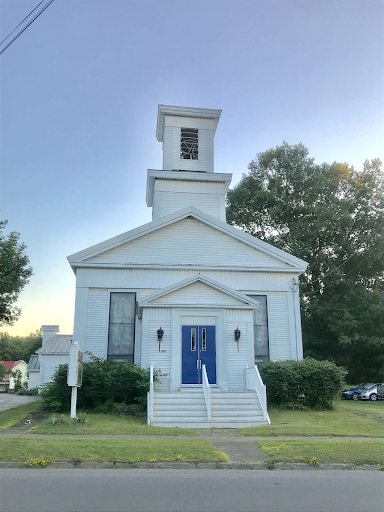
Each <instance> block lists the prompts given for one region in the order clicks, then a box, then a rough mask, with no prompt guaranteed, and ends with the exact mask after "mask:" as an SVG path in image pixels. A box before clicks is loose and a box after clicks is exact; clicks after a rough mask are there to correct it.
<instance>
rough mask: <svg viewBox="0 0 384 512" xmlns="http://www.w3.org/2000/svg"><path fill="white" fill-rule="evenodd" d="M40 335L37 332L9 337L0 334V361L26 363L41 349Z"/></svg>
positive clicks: (6, 334) (5, 333)
mask: <svg viewBox="0 0 384 512" xmlns="http://www.w3.org/2000/svg"><path fill="white" fill-rule="evenodd" d="M41 343H42V335H41V332H40V331H39V330H37V331H36V332H31V333H30V334H28V335H27V336H10V335H9V334H8V333H7V332H3V333H0V361H18V360H19V359H22V360H23V361H25V362H26V363H28V361H29V358H30V357H31V355H32V354H34V353H35V352H36V350H37V349H38V348H40V347H41Z"/></svg>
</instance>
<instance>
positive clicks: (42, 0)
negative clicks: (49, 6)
mask: <svg viewBox="0 0 384 512" xmlns="http://www.w3.org/2000/svg"><path fill="white" fill-rule="evenodd" d="M44 1H45V0H41V2H40V3H39V4H37V5H36V7H35V8H34V9H33V10H32V11H31V12H30V13H29V14H28V16H26V17H25V18H24V19H23V21H20V23H19V24H18V25H17V27H15V28H14V29H13V30H12V32H10V33H9V34H8V35H7V37H5V38H4V39H3V40H2V41H1V43H0V45H1V44H3V43H4V41H5V40H6V39H8V37H9V36H10V35H11V34H13V32H14V31H15V30H16V29H17V28H18V27H20V25H21V24H22V23H24V21H25V20H26V19H27V18H29V17H30V15H31V14H32V13H33V11H36V9H37V8H38V7H39V5H41V4H42V3H43V2H44Z"/></svg>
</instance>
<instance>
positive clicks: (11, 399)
mask: <svg viewBox="0 0 384 512" xmlns="http://www.w3.org/2000/svg"><path fill="white" fill-rule="evenodd" d="M36 400H41V396H26V395H11V394H8V393H0V412H1V411H6V410H7V409H12V408H13V407H17V406H18V405H25V404H30V403H31V402H36Z"/></svg>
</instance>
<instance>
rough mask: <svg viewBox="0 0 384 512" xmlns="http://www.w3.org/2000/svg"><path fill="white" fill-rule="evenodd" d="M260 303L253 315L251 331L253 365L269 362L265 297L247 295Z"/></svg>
mask: <svg viewBox="0 0 384 512" xmlns="http://www.w3.org/2000/svg"><path fill="white" fill-rule="evenodd" d="M249 297H251V298H252V299H255V300H257V301H259V302H260V306H259V307H258V308H257V309H255V311H254V313H253V329H254V334H255V341H254V345H255V363H256V364H257V363H262V362H263V361H269V337H268V309H267V296H266V295H249Z"/></svg>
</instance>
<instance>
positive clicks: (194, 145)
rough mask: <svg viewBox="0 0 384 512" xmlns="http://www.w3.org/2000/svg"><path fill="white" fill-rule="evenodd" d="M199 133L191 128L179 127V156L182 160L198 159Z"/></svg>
mask: <svg viewBox="0 0 384 512" xmlns="http://www.w3.org/2000/svg"><path fill="white" fill-rule="evenodd" d="M198 157H199V133H198V130H195V129H193V128H182V129H181V141H180V158H181V159H182V160H198Z"/></svg>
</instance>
